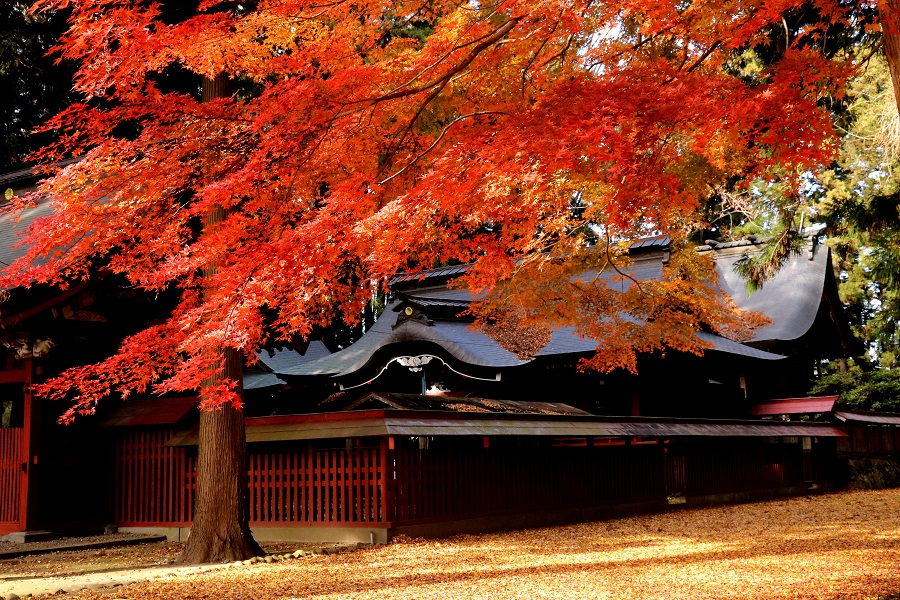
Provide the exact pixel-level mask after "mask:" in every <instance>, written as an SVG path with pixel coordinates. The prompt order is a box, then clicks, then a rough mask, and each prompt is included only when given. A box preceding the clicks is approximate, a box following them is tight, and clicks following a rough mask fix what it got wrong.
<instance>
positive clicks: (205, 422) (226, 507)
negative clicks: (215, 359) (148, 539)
mask: <svg viewBox="0 0 900 600" xmlns="http://www.w3.org/2000/svg"><path fill="white" fill-rule="evenodd" d="M219 352H220V354H221V356H222V359H223V361H224V363H225V369H224V370H223V372H222V374H221V375H220V377H221V378H223V379H224V378H228V379H235V380H237V381H240V380H241V372H242V369H243V360H244V359H243V355H242V354H241V353H240V352H239V351H237V350H234V349H232V348H223V349H220V350H219ZM246 448H247V445H246V432H245V428H244V413H243V412H242V411H241V410H239V409H237V408H235V407H233V406H231V405H230V404H229V405H225V406H223V407H222V408H221V409H219V410H212V411H203V412H201V413H200V446H199V456H198V457H197V497H196V500H195V501H194V522H193V525H192V526H191V535H190V536H189V537H188V540H187V544H186V545H185V547H184V552H183V553H182V554H181V559H180V560H181V562H185V563H206V562H223V561H235V560H243V559H246V558H250V557H251V556H259V555H260V554H262V550H261V549H260V547H259V545H258V544H257V543H256V541H255V540H254V539H253V536H252V534H251V533H250V526H249V520H250V504H249V492H248V487H247V458H246Z"/></svg>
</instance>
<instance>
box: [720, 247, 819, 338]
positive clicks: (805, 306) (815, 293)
mask: <svg viewBox="0 0 900 600" xmlns="http://www.w3.org/2000/svg"><path fill="white" fill-rule="evenodd" d="M743 255H744V253H743V252H728V253H724V252H723V253H718V255H717V256H716V272H717V273H718V274H719V286H720V287H721V288H722V290H723V291H725V292H727V293H728V294H729V295H730V296H731V298H732V299H733V300H734V302H735V304H737V305H738V306H739V307H740V308H742V309H743V310H747V311H754V312H756V311H759V312H762V313H763V314H765V315H766V316H767V317H769V318H770V319H771V320H772V323H771V324H769V325H764V326H762V327H760V328H758V329H756V330H755V333H756V336H755V337H754V338H753V339H752V340H750V341H749V342H748V343H750V344H754V343H759V342H772V341H790V340H796V339H798V338H800V337H802V336H803V335H804V334H806V332H807V331H809V330H810V328H811V327H812V325H813V323H814V322H815V320H816V314H817V313H818V311H819V305H820V304H821V302H822V294H823V293H824V290H825V277H826V275H827V273H828V269H829V265H830V255H829V248H828V247H827V246H813V247H812V248H811V249H805V250H804V251H803V253H802V254H801V256H795V257H792V258H791V259H789V260H788V261H786V262H785V264H784V266H783V267H782V268H781V270H780V271H779V272H778V274H777V275H776V276H775V277H774V278H772V279H771V280H770V281H767V282H765V283H764V284H763V286H762V288H760V289H759V290H757V291H755V292H752V293H750V294H747V291H746V290H747V288H746V283H745V281H744V279H743V278H742V277H741V276H740V275H738V274H737V273H735V271H734V265H735V263H736V262H737V261H738V260H739V259H740V258H741V257H742V256H743Z"/></svg>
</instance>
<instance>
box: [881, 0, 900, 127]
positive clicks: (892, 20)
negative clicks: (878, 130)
mask: <svg viewBox="0 0 900 600" xmlns="http://www.w3.org/2000/svg"><path fill="white" fill-rule="evenodd" d="M878 16H879V18H880V20H881V35H882V37H883V38H884V54H885V56H886V57H887V62H888V67H889V68H890V70H891V83H892V84H893V87H894V100H895V102H896V103H897V111H898V112H900V2H898V0H887V2H884V3H881V2H879V4H878Z"/></svg>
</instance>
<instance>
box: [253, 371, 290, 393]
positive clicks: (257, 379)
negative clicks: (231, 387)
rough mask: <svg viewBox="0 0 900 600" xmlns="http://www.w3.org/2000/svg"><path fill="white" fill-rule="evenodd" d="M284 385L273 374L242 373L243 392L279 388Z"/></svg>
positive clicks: (283, 382)
mask: <svg viewBox="0 0 900 600" xmlns="http://www.w3.org/2000/svg"><path fill="white" fill-rule="evenodd" d="M284 384H285V381H284V380H283V379H279V378H278V376H277V375H275V374H274V373H244V389H245V390H262V389H266V388H271V387H281V386H283V385H284Z"/></svg>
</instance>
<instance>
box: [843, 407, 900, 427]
mask: <svg viewBox="0 0 900 600" xmlns="http://www.w3.org/2000/svg"><path fill="white" fill-rule="evenodd" d="M834 416H835V417H837V418H838V419H839V420H841V421H846V422H848V423H868V424H871V425H897V426H900V414H896V413H870V412H863V411H861V410H841V411H835V413H834Z"/></svg>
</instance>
